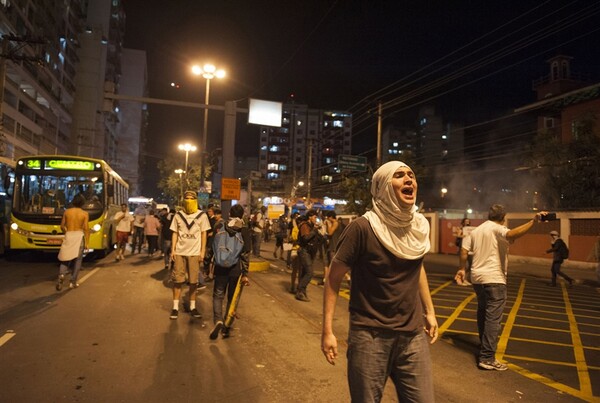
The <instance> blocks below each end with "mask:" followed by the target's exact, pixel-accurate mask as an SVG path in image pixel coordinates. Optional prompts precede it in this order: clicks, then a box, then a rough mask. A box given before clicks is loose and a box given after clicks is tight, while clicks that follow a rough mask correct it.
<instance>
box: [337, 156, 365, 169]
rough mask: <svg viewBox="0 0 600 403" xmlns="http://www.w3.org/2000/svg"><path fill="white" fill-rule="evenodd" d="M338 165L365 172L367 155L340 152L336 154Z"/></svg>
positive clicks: (342, 167) (341, 167)
mask: <svg viewBox="0 0 600 403" xmlns="http://www.w3.org/2000/svg"><path fill="white" fill-rule="evenodd" d="M338 166H339V168H340V169H347V170H350V171H358V172H365V171H366V170H367V157H360V156H358V155H345V154H340V155H339V156H338Z"/></svg>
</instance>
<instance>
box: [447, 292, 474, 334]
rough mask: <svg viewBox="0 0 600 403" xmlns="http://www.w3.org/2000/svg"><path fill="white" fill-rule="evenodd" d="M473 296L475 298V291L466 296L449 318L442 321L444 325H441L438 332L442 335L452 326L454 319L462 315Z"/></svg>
mask: <svg viewBox="0 0 600 403" xmlns="http://www.w3.org/2000/svg"><path fill="white" fill-rule="evenodd" d="M473 298H475V293H472V294H471V295H469V296H468V297H467V298H465V299H464V300H463V302H461V303H460V305H459V306H458V307H456V310H455V311H454V312H452V315H450V317H449V318H448V319H446V320H445V321H444V323H442V326H440V328H439V330H438V334H439V335H440V336H441V335H442V334H443V333H444V332H445V331H446V330H447V329H448V328H449V327H450V326H452V324H453V323H454V321H455V320H456V319H457V318H458V316H459V315H460V313H461V312H462V311H463V310H464V309H465V307H466V306H467V305H468V304H469V303H470V302H471V301H472V300H473Z"/></svg>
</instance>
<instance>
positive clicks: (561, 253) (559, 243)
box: [546, 231, 573, 287]
mask: <svg viewBox="0 0 600 403" xmlns="http://www.w3.org/2000/svg"><path fill="white" fill-rule="evenodd" d="M550 238H551V243H550V245H551V247H550V249H548V250H547V251H546V253H552V266H551V267H550V272H551V273H552V282H551V283H550V286H552V287H556V276H561V277H562V278H564V279H565V280H567V281H568V282H569V286H572V285H573V279H572V278H571V277H569V276H567V275H566V274H565V273H563V272H562V271H561V270H560V266H561V265H562V263H563V261H564V259H567V258H568V257H569V248H567V245H566V244H565V241H563V240H562V239H561V237H560V234H559V233H558V231H550Z"/></svg>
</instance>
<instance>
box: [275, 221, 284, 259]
mask: <svg viewBox="0 0 600 403" xmlns="http://www.w3.org/2000/svg"><path fill="white" fill-rule="evenodd" d="M287 232H288V225H287V222H286V220H285V215H284V214H282V215H280V216H279V218H278V219H277V220H275V221H274V222H273V234H275V250H274V251H273V257H274V258H275V259H277V251H279V259H283V242H284V241H285V238H286V236H287Z"/></svg>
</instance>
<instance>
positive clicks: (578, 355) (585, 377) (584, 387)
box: [561, 283, 593, 396]
mask: <svg viewBox="0 0 600 403" xmlns="http://www.w3.org/2000/svg"><path fill="white" fill-rule="evenodd" d="M561 288H562V294H563V299H564V301H565V310H566V311H567V316H568V317H569V327H570V328H571V339H572V340H573V352H574V353H575V363H576V364H577V375H578V376H579V387H580V389H581V392H582V393H583V394H584V395H585V396H593V395H592V382H591V381H590V373H589V369H588V366H587V363H586V361H585V352H584V351H583V343H582V342H581V336H580V335H579V328H578V327H577V319H576V318H575V314H574V313H573V307H572V306H571V301H570V300H569V293H567V289H566V288H565V285H564V284H562V283H561Z"/></svg>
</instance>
